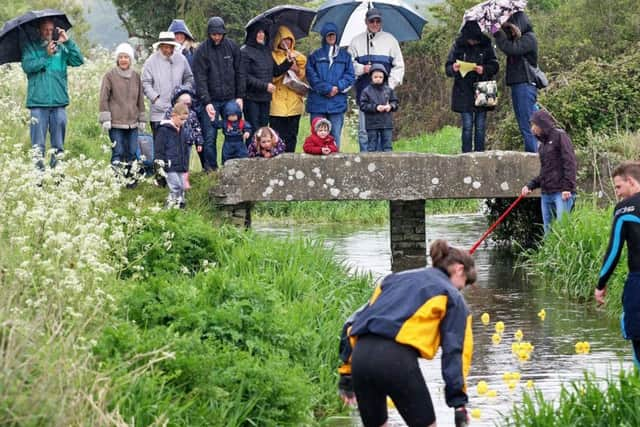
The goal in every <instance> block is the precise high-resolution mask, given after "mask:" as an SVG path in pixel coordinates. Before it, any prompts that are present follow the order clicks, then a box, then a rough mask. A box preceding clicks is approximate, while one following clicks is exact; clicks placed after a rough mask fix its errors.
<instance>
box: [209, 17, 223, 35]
mask: <svg viewBox="0 0 640 427" xmlns="http://www.w3.org/2000/svg"><path fill="white" fill-rule="evenodd" d="M207 34H208V35H211V34H227V30H226V28H225V26H224V20H223V19H222V18H220V17H219V16H214V17H212V18H209V22H208V23H207Z"/></svg>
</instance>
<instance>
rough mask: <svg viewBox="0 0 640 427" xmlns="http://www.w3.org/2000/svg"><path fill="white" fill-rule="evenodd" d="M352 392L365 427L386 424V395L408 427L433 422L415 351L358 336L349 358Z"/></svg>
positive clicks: (421, 426) (427, 392)
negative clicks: (354, 394)
mask: <svg viewBox="0 0 640 427" xmlns="http://www.w3.org/2000/svg"><path fill="white" fill-rule="evenodd" d="M351 377H352V380H353V391H354V392H355V393H356V398H357V400H358V409H359V411H360V418H362V423H363V424H364V425H365V427H380V426H381V425H383V424H384V423H385V422H386V421H387V416H388V414H387V396H389V397H391V399H392V400H393V403H394V404H395V406H396V408H397V409H398V412H399V413H400V415H401V416H402V418H403V419H404V421H405V422H406V423H407V425H408V426H409V427H425V426H428V425H431V424H433V423H434V422H435V420H436V415H435V412H434V410H433V403H432V402H431V395H430V394H429V389H428V388H427V384H426V383H425V382H424V377H423V376H422V372H421V371H420V366H418V352H417V350H416V349H414V348H412V347H409V346H406V345H403V344H399V343H397V342H395V341H393V340H390V339H387V338H382V337H379V336H377V335H364V336H361V337H358V342H357V343H356V346H355V347H354V349H353V353H352V355H351Z"/></svg>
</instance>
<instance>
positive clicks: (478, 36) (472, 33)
mask: <svg viewBox="0 0 640 427" xmlns="http://www.w3.org/2000/svg"><path fill="white" fill-rule="evenodd" d="M468 40H477V41H479V42H480V45H481V46H484V45H488V44H491V39H490V38H489V37H487V35H486V34H483V32H482V30H481V29H480V26H479V25H478V23H477V22H476V21H468V22H467V23H465V24H464V26H463V27H462V29H461V30H460V34H458V38H457V39H456V44H457V45H458V46H468V44H467V41H468Z"/></svg>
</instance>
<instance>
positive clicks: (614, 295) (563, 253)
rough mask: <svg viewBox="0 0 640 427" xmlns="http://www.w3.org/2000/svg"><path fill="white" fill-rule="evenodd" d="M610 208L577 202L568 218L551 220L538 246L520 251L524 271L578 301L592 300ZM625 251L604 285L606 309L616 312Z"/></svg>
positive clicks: (610, 215) (604, 248) (609, 311)
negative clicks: (553, 221)
mask: <svg viewBox="0 0 640 427" xmlns="http://www.w3.org/2000/svg"><path fill="white" fill-rule="evenodd" d="M612 212H613V209H612V207H610V208H607V209H600V208H598V207H596V206H595V205H594V204H593V203H592V202H591V201H585V200H582V201H579V202H578V203H577V205H576V207H575V208H574V210H573V212H572V213H571V215H570V216H569V217H564V218H563V219H562V221H559V222H556V223H554V225H553V227H552V231H551V233H550V234H549V235H548V236H547V237H546V238H545V239H544V241H543V242H542V243H541V245H540V246H539V247H537V248H535V249H531V250H529V251H527V252H525V254H524V259H525V261H524V265H525V267H526V268H527V270H529V271H531V272H533V273H535V274H537V275H539V276H540V277H541V278H542V279H543V280H542V281H541V282H542V283H545V286H547V287H549V288H550V289H552V290H554V291H555V292H557V293H559V294H562V295H567V296H569V297H571V298H573V299H576V300H581V301H591V300H593V290H594V289H595V286H596V284H597V283H598V274H599V272H600V268H601V267H602V261H603V258H604V253H605V251H606V248H607V242H608V240H609V233H610V232H611V220H612ZM626 265H627V262H626V250H624V251H623V255H622V256H621V258H620V261H619V262H618V268H617V269H616V271H615V273H614V275H613V276H612V277H611V279H610V280H609V284H608V286H607V304H606V309H607V312H608V313H609V314H610V315H612V316H615V315H618V314H619V313H620V312H621V310H622V307H621V299H620V298H621V295H622V287H623V285H624V277H625V275H626V273H627V268H626Z"/></svg>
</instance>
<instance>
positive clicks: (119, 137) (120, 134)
mask: <svg viewBox="0 0 640 427" xmlns="http://www.w3.org/2000/svg"><path fill="white" fill-rule="evenodd" d="M109 139H111V142H112V143H113V145H112V147H111V164H112V165H116V166H117V165H118V164H120V163H131V162H133V161H134V160H135V159H136V152H137V150H138V128H133V129H115V128H111V129H109Z"/></svg>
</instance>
